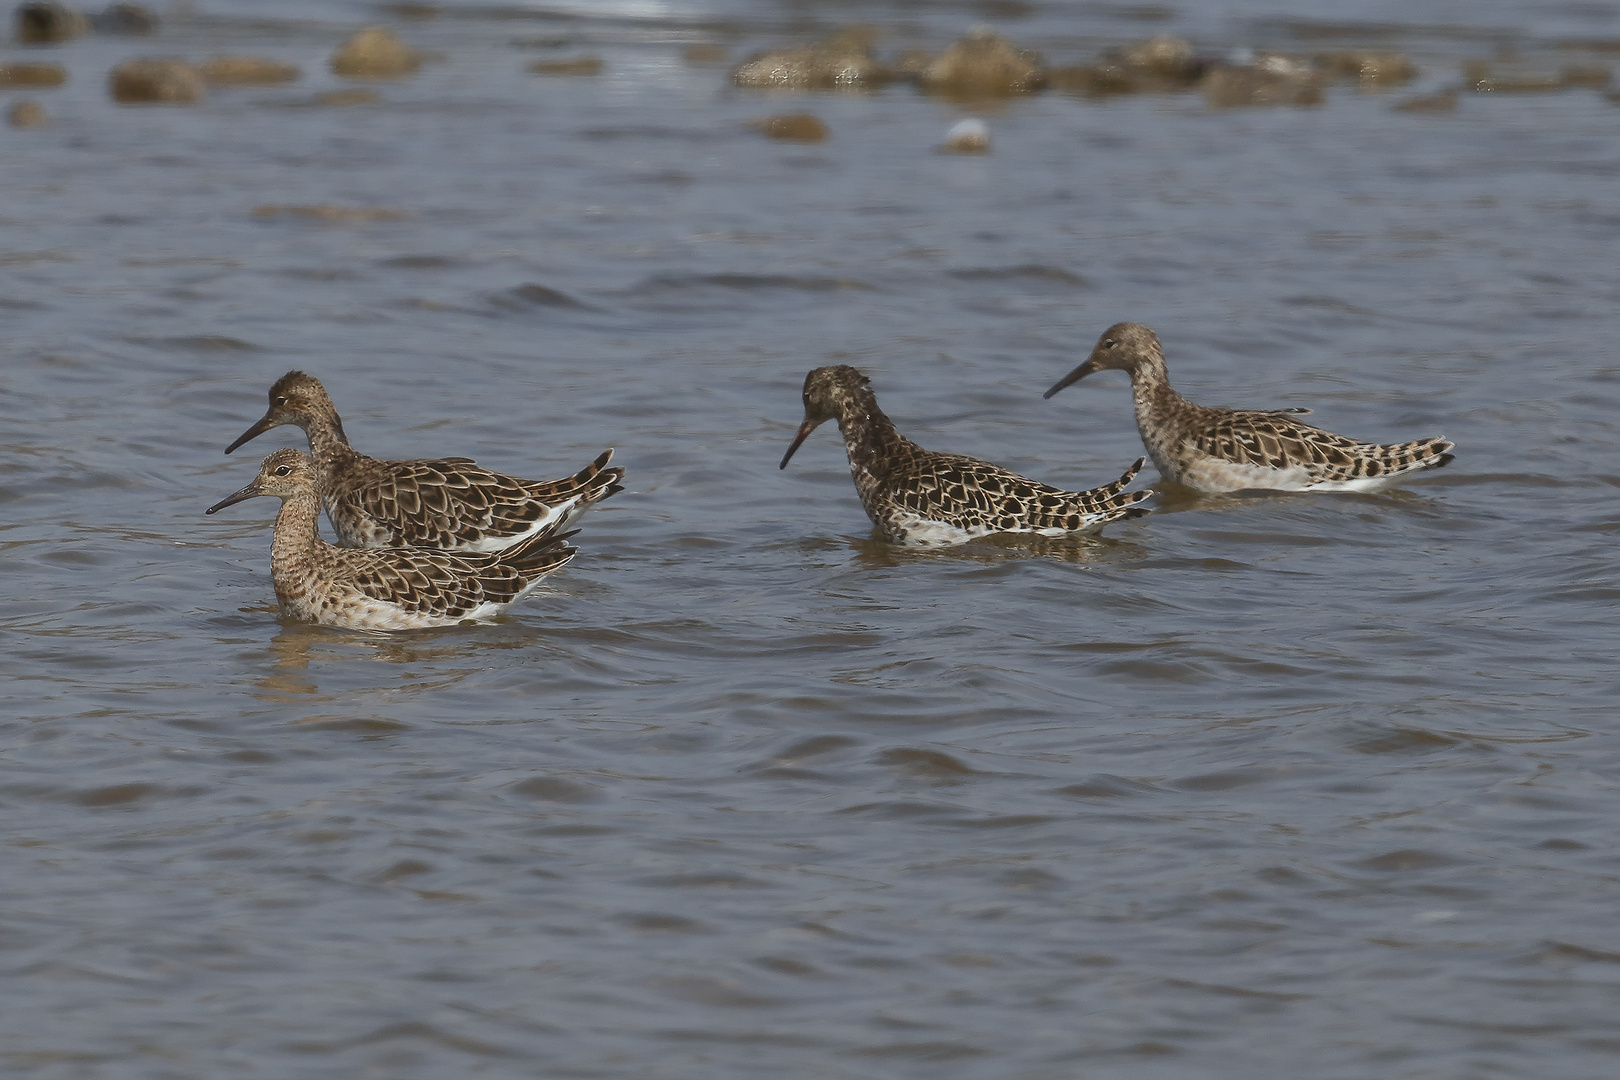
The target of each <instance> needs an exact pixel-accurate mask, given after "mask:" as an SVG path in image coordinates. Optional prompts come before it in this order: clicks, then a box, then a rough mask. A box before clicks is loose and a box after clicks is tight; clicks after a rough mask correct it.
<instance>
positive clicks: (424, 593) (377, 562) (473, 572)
mask: <svg viewBox="0 0 1620 1080" xmlns="http://www.w3.org/2000/svg"><path fill="white" fill-rule="evenodd" d="M572 535H573V533H567V534H563V535H558V534H557V533H555V532H545V533H540V534H538V535H536V536H534V537H531V538H529V539H527V540H524V541H523V542H522V543H520V544H516V545H514V546H513V547H510V548H508V549H507V550H505V551H501V552H495V553H471V554H458V553H456V552H451V551H431V550H425V549H409V548H364V549H358V550H356V549H332V550H333V551H335V552H337V553H338V554H339V555H340V556H341V561H342V566H341V570H342V575H341V576H342V579H343V581H344V582H345V583H346V584H350V585H352V586H353V587H354V588H356V589H357V590H359V591H360V592H361V593H363V594H364V595H366V596H368V597H370V598H372V599H373V600H380V601H383V602H385V603H389V604H395V605H397V606H399V607H400V608H403V609H404V610H406V611H408V612H412V613H415V614H422V615H435V616H440V617H445V618H452V619H454V618H460V617H462V616H464V615H469V614H471V613H472V612H473V611H474V610H475V609H476V608H477V607H478V606H479V605H481V604H485V603H490V604H510V603H511V602H512V601H514V600H516V599H517V598H518V596H519V595H521V594H522V593H523V591H524V590H525V589H527V588H528V587H529V586H530V585H532V584H533V583H534V582H536V581H538V580H539V579H540V578H542V577H544V576H545V575H547V574H549V573H551V572H552V571H553V570H556V569H558V568H559V567H561V566H562V565H563V564H564V563H566V562H568V560H569V559H571V558H573V557H574V554H575V553H576V552H577V551H578V550H579V549H578V548H575V547H574V546H573V545H571V544H569V543H568V542H567V540H568V537H569V536H572Z"/></svg>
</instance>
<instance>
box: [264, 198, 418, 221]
mask: <svg viewBox="0 0 1620 1080" xmlns="http://www.w3.org/2000/svg"><path fill="white" fill-rule="evenodd" d="M253 216H254V217H256V218H261V219H269V218H282V217H285V218H293V219H297V220H303V221H318V222H322V223H324V224H328V225H366V224H370V223H371V222H374V221H404V220H405V219H407V218H408V217H410V215H409V214H407V213H405V211H403V210H394V209H391V208H389V207H385V206H334V205H332V204H331V203H315V204H312V205H308V206H283V205H279V204H275V203H268V204H266V205H264V206H255V207H254V208H253Z"/></svg>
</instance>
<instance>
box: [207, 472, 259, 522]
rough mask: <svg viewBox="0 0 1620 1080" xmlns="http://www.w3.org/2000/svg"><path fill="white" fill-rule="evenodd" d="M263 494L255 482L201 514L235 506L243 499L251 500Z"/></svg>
mask: <svg viewBox="0 0 1620 1080" xmlns="http://www.w3.org/2000/svg"><path fill="white" fill-rule="evenodd" d="M263 494H264V492H262V491H260V490H259V482H258V481H257V480H255V481H253V483H251V484H249V485H248V486H247V487H245V488H243V489H242V490H241V491H238V492H237V493H236V494H235V495H227V496H225V497H224V498H223V499H221V500H219V502H217V503H215V504H214V505H213V506H210V507H209V508H208V509H207V510H204V511H203V513H205V514H212V513H213V512H214V511H215V510H223V509H225V508H226V507H227V506H235V505H236V504H237V503H239V502H241V501H242V500H243V499H251V498H253V496H255V495H263Z"/></svg>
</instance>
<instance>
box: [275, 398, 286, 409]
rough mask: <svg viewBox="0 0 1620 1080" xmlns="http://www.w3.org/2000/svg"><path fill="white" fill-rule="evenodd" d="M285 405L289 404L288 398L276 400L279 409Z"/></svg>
mask: <svg viewBox="0 0 1620 1080" xmlns="http://www.w3.org/2000/svg"><path fill="white" fill-rule="evenodd" d="M285 404H287V399H286V398H284V397H278V398H276V405H277V406H278V407H279V406H282V405H285Z"/></svg>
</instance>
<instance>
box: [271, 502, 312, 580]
mask: <svg viewBox="0 0 1620 1080" xmlns="http://www.w3.org/2000/svg"><path fill="white" fill-rule="evenodd" d="M320 520H321V501H320V499H319V497H317V496H316V494H315V492H314V491H312V490H304V491H300V492H298V493H297V494H295V495H289V496H288V497H286V498H284V499H282V500H281V512H280V513H278V514H277V515H276V532H275V537H274V538H273V539H272V540H271V541H270V576H271V578H272V579H273V580H274V581H275V585H276V597H277V598H278V599H279V600H280V601H281V602H282V603H283V604H286V603H289V602H291V601H294V600H297V599H298V598H299V597H301V596H303V595H304V593H305V591H306V590H307V589H308V581H309V573H310V569H311V568H312V566H313V565H314V563H315V560H316V557H317V556H318V554H319V552H320V547H321V543H322V541H321V535H320V528H319V526H320Z"/></svg>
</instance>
